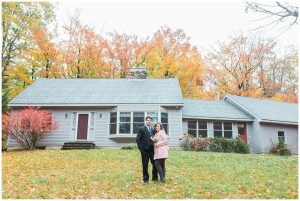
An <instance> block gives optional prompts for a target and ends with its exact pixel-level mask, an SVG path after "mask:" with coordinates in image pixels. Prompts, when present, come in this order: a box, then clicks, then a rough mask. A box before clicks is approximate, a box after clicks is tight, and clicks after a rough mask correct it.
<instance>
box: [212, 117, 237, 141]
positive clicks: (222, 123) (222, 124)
mask: <svg viewBox="0 0 300 201" xmlns="http://www.w3.org/2000/svg"><path fill="white" fill-rule="evenodd" d="M214 123H221V126H222V129H221V130H219V129H218V130H216V129H215V127H214ZM224 123H230V124H231V130H225V127H224ZM212 124H213V134H214V137H215V131H222V136H221V137H223V138H225V139H233V122H232V121H230V122H227V121H213V122H212ZM225 131H231V138H227V137H225V136H224V133H225ZM218 137H219V136H218Z"/></svg>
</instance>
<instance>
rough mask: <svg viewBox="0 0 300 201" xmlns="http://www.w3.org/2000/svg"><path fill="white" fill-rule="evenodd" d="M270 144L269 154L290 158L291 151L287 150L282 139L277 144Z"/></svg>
mask: <svg viewBox="0 0 300 201" xmlns="http://www.w3.org/2000/svg"><path fill="white" fill-rule="evenodd" d="M271 143H272V146H271V149H270V153H271V154H275V155H282V156H290V155H291V154H292V153H291V150H289V149H288V148H287V145H286V144H285V143H284V140H283V139H281V138H280V139H279V143H278V144H274V143H273V142H272V141H271Z"/></svg>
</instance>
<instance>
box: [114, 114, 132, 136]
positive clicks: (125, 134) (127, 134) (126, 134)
mask: <svg viewBox="0 0 300 201" xmlns="http://www.w3.org/2000/svg"><path fill="white" fill-rule="evenodd" d="M121 112H122V113H130V122H123V123H126V124H128V123H129V124H130V133H119V130H120V129H119V130H118V132H117V135H122V136H129V135H133V134H132V128H131V127H132V126H131V125H132V120H133V119H132V112H129V111H121ZM121 112H119V118H118V119H119V123H118V124H117V126H118V128H119V127H120V113H121Z"/></svg>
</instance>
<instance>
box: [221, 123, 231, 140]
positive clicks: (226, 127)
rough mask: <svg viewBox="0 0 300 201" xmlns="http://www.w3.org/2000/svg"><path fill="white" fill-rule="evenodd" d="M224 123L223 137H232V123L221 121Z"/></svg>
mask: <svg viewBox="0 0 300 201" xmlns="http://www.w3.org/2000/svg"><path fill="white" fill-rule="evenodd" d="M223 125H224V138H232V123H231V122H229V123H225V122H224V123H223Z"/></svg>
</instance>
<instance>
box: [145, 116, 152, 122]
mask: <svg viewBox="0 0 300 201" xmlns="http://www.w3.org/2000/svg"><path fill="white" fill-rule="evenodd" d="M147 119H151V120H153V118H152V117H151V116H147V117H146V118H145V120H146V121H147Z"/></svg>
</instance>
